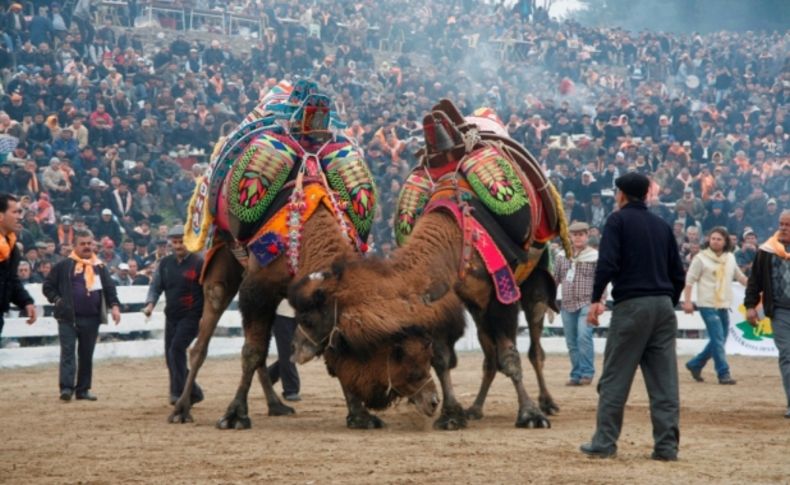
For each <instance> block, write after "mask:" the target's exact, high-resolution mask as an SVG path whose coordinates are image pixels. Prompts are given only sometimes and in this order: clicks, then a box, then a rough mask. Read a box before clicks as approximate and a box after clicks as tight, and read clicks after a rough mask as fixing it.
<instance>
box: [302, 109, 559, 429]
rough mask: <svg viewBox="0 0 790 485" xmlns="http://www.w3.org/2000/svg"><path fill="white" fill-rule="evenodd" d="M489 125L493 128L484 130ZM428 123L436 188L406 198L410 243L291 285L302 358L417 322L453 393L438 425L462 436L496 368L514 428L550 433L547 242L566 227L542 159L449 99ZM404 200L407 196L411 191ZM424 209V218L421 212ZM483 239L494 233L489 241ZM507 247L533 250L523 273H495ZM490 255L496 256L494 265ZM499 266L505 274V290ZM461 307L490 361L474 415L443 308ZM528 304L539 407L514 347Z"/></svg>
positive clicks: (428, 165) (458, 328)
mask: <svg viewBox="0 0 790 485" xmlns="http://www.w3.org/2000/svg"><path fill="white" fill-rule="evenodd" d="M491 125H493V128H492V129H491V130H489V129H488V128H486V127H487V126H491ZM424 128H425V129H424V132H425V133H426V150H425V151H424V156H423V159H422V166H423V167H425V168H424V169H422V170H424V172H423V173H424V175H423V176H422V177H421V179H422V180H423V181H424V180H428V181H429V183H428V184H427V185H426V186H427V187H429V188H428V189H426V190H428V192H425V191H423V192H420V193H418V194H416V195H415V194H414V193H413V192H412V193H410V194H407V195H406V206H404V207H407V208H408V209H409V210H408V211H407V212H406V213H405V214H406V215H407V216H408V217H407V218H406V219H405V222H406V225H407V226H412V228H411V229H410V230H409V231H407V233H410V235H409V236H408V238H403V239H407V242H406V243H405V245H404V246H403V247H402V248H400V249H399V250H398V251H396V252H395V254H394V256H393V258H392V259H391V260H389V261H386V262H382V261H376V260H356V261H350V262H349V261H339V262H336V263H335V264H334V265H333V270H332V271H329V272H324V273H321V274H320V276H316V277H314V278H310V279H308V280H303V281H299V282H298V283H297V284H295V285H294V286H293V287H292V288H291V290H290V291H289V300H290V301H291V303H292V304H293V305H294V308H295V309H296V310H297V323H299V325H300V327H299V328H301V329H302V331H301V332H299V333H300V335H298V336H297V338H296V339H295V341H294V345H295V349H296V354H295V355H296V356H297V357H298V358H300V359H302V360H304V359H307V358H309V357H310V356H311V355H313V354H315V353H316V352H320V351H321V350H322V346H323V345H325V343H326V341H327V335H331V334H332V333H341V334H343V335H344V336H345V338H346V339H347V340H348V341H349V342H352V343H353V344H354V345H360V346H363V345H367V344H371V343H374V342H375V341H376V339H377V338H378V337H379V336H378V335H376V334H375V333H372V332H371V331H370V328H376V329H380V331H381V332H382V333H384V334H386V333H387V330H385V329H387V327H388V325H392V326H393V327H394V328H399V327H402V326H403V325H407V324H412V325H420V326H423V327H425V328H426V329H428V330H429V331H430V333H431V335H432V336H433V337H434V346H435V354H434V361H433V366H434V369H435V370H436V373H437V375H438V376H439V379H440V381H441V383H442V391H443V394H444V403H443V406H442V415H441V416H440V417H439V419H438V420H437V421H436V423H435V426H436V427H437V428H440V429H457V428H461V427H464V426H465V425H466V419H467V418H470V419H479V418H480V417H482V415H483V405H484V403H485V399H486V395H487V393H488V389H489V387H490V385H491V382H492V381H493V379H494V377H495V375H496V371H497V370H500V371H502V372H503V373H504V374H505V375H506V376H508V377H510V378H511V380H512V382H513V384H514V386H515V389H516V393H517V396H518V404H519V407H518V414H517V418H516V426H519V427H549V426H550V422H549V420H548V419H547V418H546V414H553V413H555V412H556V411H558V410H559V408H558V407H557V405H556V404H555V402H554V400H553V398H552V397H551V394H550V393H549V391H548V389H547V387H546V383H545V379H544V377H543V362H544V360H545V355H544V353H543V349H542V347H541V345H540V335H541V333H542V330H543V316H544V314H545V311H546V309H547V307H548V306H549V305H553V302H554V297H555V291H556V288H555V284H554V281H553V279H552V277H551V275H550V273H549V271H548V257H547V254H545V252H544V251H545V241H546V240H548V239H550V237H551V236H552V235H556V234H557V232H562V227H563V222H561V221H562V213H561V207H558V205H557V203H556V202H557V200H556V199H557V198H556V191H554V190H553V187H552V186H551V184H550V183H548V182H547V181H546V179H545V176H543V174H542V173H541V172H540V169H539V166H538V165H537V163H536V162H535V161H534V159H533V158H532V157H531V156H530V155H529V154H528V153H527V152H526V151H525V150H523V148H521V147H519V146H518V145H517V144H515V143H514V142H513V141H512V140H510V139H508V138H507V136H506V133H505V132H504V128H503V127H502V126H501V123H491V120H490V119H479V122H469V121H468V120H466V119H464V118H463V117H462V116H461V115H460V113H458V111H457V109H456V108H455V107H454V106H453V105H452V103H450V102H449V101H446V100H442V101H441V102H440V103H439V104H437V105H436V106H435V107H434V110H433V111H432V113H431V114H429V115H428V116H426V118H425V121H424ZM410 180H411V178H410ZM415 180H417V179H415ZM421 183H422V182H417V185H418V186H419V185H420V184H421ZM408 184H409V182H407V184H406V185H404V189H403V190H404V191H405V190H407V188H406V187H407V185H408ZM420 190H422V189H420ZM448 194H449V195H448ZM401 197H402V200H403V197H404V195H403V193H402V195H401ZM428 201H431V202H430V204H429V205H428V206H427V207H426V205H425V204H427V203H428ZM409 204H411V205H409ZM415 204H416V205H415ZM508 204H509V205H508ZM424 208H425V212H426V213H425V214H424V215H420V214H422V213H423V209H424ZM454 208H455V209H454ZM400 209H401V208H400V207H399V210H400ZM489 211H491V212H489ZM418 216H419V217H418ZM473 221H477V222H473ZM396 222H399V221H396ZM400 222H403V221H400ZM475 224H478V225H477V226H476V225H475ZM533 225H534V226H533ZM481 226H482V227H484V229H483V228H482V227H481ZM461 227H463V228H464V229H463V230H462V229H461ZM478 228H479V229H478ZM481 231H482V232H481ZM491 231H494V232H491ZM404 234H405V233H404ZM486 235H491V236H492V237H491V238H490V239H486ZM507 240H509V241H511V242H512V243H515V245H516V246H519V247H523V248H524V251H528V253H527V254H524V255H523V256H516V257H517V258H519V259H517V260H516V259H509V260H508V262H509V263H511V262H512V261H519V262H518V263H511V264H514V265H515V267H516V269H517V271H518V272H520V276H515V273H516V272H514V273H509V274H510V276H509V278H510V279H507V278H508V276H507V273H505V272H503V271H507V270H502V267H501V266H496V265H497V264H498V261H497V260H496V257H497V254H498V257H499V258H500V260H501V258H503V255H502V253H497V254H493V256H492V253H494V251H492V250H491V248H492V247H494V246H496V247H499V248H501V247H502V246H501V245H502V244H505V245H507V244H508V243H507V242H505V241H507ZM481 241H482V242H481ZM536 243H537V244H536ZM508 251H510V252H511V254H516V255H517V254H518V253H519V250H515V251H513V250H511V249H509V250H508ZM483 253H486V254H487V256H486V257H487V258H488V259H487V261H485V262H484V260H483V259H482V256H481V255H482V254H483ZM524 261H528V262H527V263H524ZM492 263H493V264H492ZM491 267H494V268H498V269H497V270H496V273H495V274H496V281H497V286H496V287H495V285H494V284H493V282H492V278H491V273H493V271H490V270H489V269H488V268H491ZM511 267H512V266H511ZM502 278H504V279H502ZM516 289H517V290H518V291H514V290H516ZM450 290H452V291H450ZM495 290H496V291H495ZM519 292H520V295H519V294H518V293H519ZM453 301H460V302H462V303H463V304H464V305H465V306H466V308H467V309H468V310H469V312H470V313H471V315H472V317H473V319H474V321H475V323H476V325H477V328H478V338H479V339H480V344H481V347H482V349H483V352H484V355H485V359H484V363H483V371H484V375H483V381H482V383H481V386H480V390H479V392H478V395H477V398H476V399H475V402H474V404H473V405H472V407H471V408H469V409H468V410H467V411H466V412H464V411H463V409H462V408H461V406H460V405H459V404H458V402H457V400H456V398H455V396H454V394H453V389H452V384H451V381H450V369H452V368H453V367H454V366H455V361H456V358H455V354H454V352H453V346H454V344H455V342H456V341H457V340H458V338H459V337H460V336H461V334H462V333H463V324H462V323H460V325H459V322H458V321H456V320H453V319H447V318H444V315H445V314H446V313H445V312H443V311H442V310H441V308H443V307H445V306H447V305H450V306H452V303H450V302H453ZM420 302H422V303H423V304H420ZM519 302H520V303H521V307H522V309H523V311H524V312H525V314H526V318H527V321H528V323H529V330H530V337H531V345H530V350H529V358H530V361H531V362H532V365H533V367H534V369H535V373H536V375H537V378H538V384H539V387H540V396H539V404H540V405H539V406H538V405H536V404H535V403H534V402H533V401H532V400H531V399H530V398H529V396H528V395H527V392H526V390H525V389H524V385H523V379H522V371H521V359H520V357H519V354H518V351H517V350H516V335H517V331H518V318H517V317H518V308H519V307H518V303H519ZM544 413H545V414H544Z"/></svg>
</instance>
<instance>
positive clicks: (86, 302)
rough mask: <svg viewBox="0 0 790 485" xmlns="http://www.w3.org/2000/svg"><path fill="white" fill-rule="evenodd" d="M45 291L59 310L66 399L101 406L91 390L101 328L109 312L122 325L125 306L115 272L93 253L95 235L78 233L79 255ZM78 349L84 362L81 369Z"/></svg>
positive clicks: (61, 266) (55, 273)
mask: <svg viewBox="0 0 790 485" xmlns="http://www.w3.org/2000/svg"><path fill="white" fill-rule="evenodd" d="M42 292H43V293H44V296H45V297H47V300H49V302H50V303H52V304H54V305H55V310H54V315H53V316H54V317H55V319H56V320H57V321H58V337H59V338H60V399H61V400H63V401H70V400H71V396H72V393H74V394H76V398H77V399H86V400H88V401H95V400H96V396H95V395H94V394H93V393H91V392H90V389H91V379H92V377H93V351H94V349H95V348H96V339H97V338H98V336H99V325H100V324H102V323H107V310H108V309H111V312H112V319H113V321H115V324H116V325H118V324H119V323H120V322H121V304H120V302H119V301H118V294H117V292H116V291H115V283H113V280H112V277H111V276H110V271H109V270H108V269H107V267H106V266H105V265H104V263H102V262H101V261H100V260H99V259H98V258H97V257H96V255H95V254H94V253H93V233H91V232H90V231H88V230H75V231H74V250H73V251H72V252H71V254H70V255H69V257H68V258H66V259H64V260H63V261H61V262H59V263H58V264H56V265H55V266H54V267H53V268H52V271H51V272H50V273H49V276H47V279H46V280H45V281H44V285H43V287H42ZM75 350H76V351H77V354H78V357H79V359H78V366H77V367H76V368H75V365H74V352H75ZM75 373H76V374H77V382H76V386H75V385H74V375H75Z"/></svg>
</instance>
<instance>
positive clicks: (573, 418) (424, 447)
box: [0, 349, 790, 484]
mask: <svg viewBox="0 0 790 485" xmlns="http://www.w3.org/2000/svg"><path fill="white" fill-rule="evenodd" d="M522 352H523V349H522ZM522 355H523V354H522ZM598 357H599V359H598V361H597V362H596V369H598V370H600V368H601V365H602V363H601V360H600V355H599V356H598ZM685 358H686V357H682V356H681V357H680V358H679V366H682V364H683V363H684V362H685V360H684V359H685ZM481 361H482V353H479V352H462V353H461V354H460V360H459V366H458V369H457V370H456V371H454V373H453V378H454V381H455V385H456V389H457V393H458V397H459V398H460V400H461V401H462V404H463V405H465V406H468V405H470V404H471V401H472V400H473V399H474V395H475V393H476V391H477V386H478V384H479V380H480V376H481ZM524 363H525V382H526V385H527V390H528V391H529V392H530V395H532V396H534V395H536V392H537V386H536V384H535V379H534V374H533V373H532V371H531V369H530V368H529V363H528V362H527V359H526V358H524ZM731 365H732V369H733V375H734V376H736V377H737V378H738V384H737V385H736V386H720V385H718V384H716V383H715V378H714V376H713V375H706V377H707V381H706V382H705V383H695V382H694V381H693V380H692V379H691V376H690V375H688V373H687V372H685V371H684V370H683V371H681V374H680V377H681V379H680V396H681V428H680V429H681V438H680V455H679V456H680V460H679V461H677V462H675V463H662V462H656V461H653V460H650V459H649V455H650V452H651V449H652V438H651V435H650V433H651V431H650V430H651V426H650V418H649V415H648V403H647V395H646V393H645V390H644V384H643V382H642V380H641V376H639V375H637V378H636V380H635V381H634V386H633V388H632V391H631V396H630V399H629V402H628V406H627V408H626V414H625V423H624V427H623V436H622V437H621V439H620V446H619V450H618V457H617V458H615V459H613V460H595V459H590V458H587V457H585V456H584V455H582V454H581V453H579V452H578V447H579V445H580V444H581V443H582V442H585V441H587V440H588V439H589V437H590V435H591V433H592V431H593V426H594V419H595V417H594V416H595V406H596V402H597V401H596V399H597V395H596V392H595V387H594V385H593V386H587V387H565V386H564V382H565V380H566V378H567V373H568V370H569V363H568V358H567V356H565V355H560V354H556V353H552V354H550V355H549V356H548V359H547V365H546V377H547V380H548V382H549V386H550V389H551V391H552V393H553V395H554V398H555V400H556V401H557V403H558V404H559V406H560V408H561V410H560V412H559V414H557V415H556V416H553V417H551V423H552V427H551V429H517V428H515V427H514V426H513V423H514V419H515V412H516V400H515V396H514V392H513V388H512V385H511V384H510V382H508V381H509V380H508V379H505V378H503V377H502V376H498V378H497V379H496V380H495V381H494V384H493V386H492V390H491V394H490V397H489V400H488V403H487V405H486V408H485V410H484V412H485V417H484V418H483V419H482V420H481V421H470V423H469V427H468V428H467V429H465V430H461V431H436V430H434V429H433V428H432V423H431V420H429V419H427V418H424V417H422V416H420V415H418V414H417V413H416V412H415V411H414V410H413V407H412V406H410V405H408V404H406V403H405V402H402V403H400V404H398V405H397V406H395V407H393V408H391V409H389V410H387V411H385V412H383V413H379V414H378V415H379V416H380V417H381V418H382V419H383V420H384V421H385V423H386V427H385V428H384V429H380V430H369V431H359V430H349V429H347V428H346V426H345V416H346V407H345V404H344V401H343V396H342V393H341V391H340V386H339V385H338V382H337V380H336V379H334V378H331V377H330V376H328V375H327V373H326V370H325V369H324V364H323V363H322V362H320V361H312V362H310V363H309V364H307V365H304V366H301V367H300V373H301V376H302V398H303V400H302V402H299V403H295V404H294V407H295V408H296V414H295V415H293V416H288V417H268V416H267V415H266V406H265V401H264V398H263V393H262V392H261V389H260V386H259V385H258V384H257V382H255V383H254V384H253V388H252V391H251V392H250V417H251V418H252V429H250V430H245V431H234V430H228V431H220V430H218V429H216V428H215V427H214V423H215V421H216V420H217V419H218V418H219V417H220V416H221V415H222V413H223V412H224V410H225V407H226V406H227V404H228V402H229V401H230V398H231V397H232V395H233V392H234V390H235V387H236V384H237V380H238V372H239V360H238V358H237V357H233V358H231V357H223V358H211V359H209V360H208V361H207V362H206V364H205V365H204V367H203V369H202V372H201V374H200V376H199V378H198V381H199V382H200V384H201V386H202V387H203V389H204V390H205V392H206V400H205V401H204V402H202V403H200V404H198V405H197V406H195V408H194V409H193V416H194V419H195V421H194V423H191V424H168V423H167V417H168V415H169V414H170V410H171V407H170V406H169V405H168V402H167V372H166V368H165V365H164V361H163V359H161V358H147V359H118V360H102V361H97V362H96V364H95V369H94V387H93V388H94V390H95V392H96V394H97V395H98V396H99V400H98V401H96V402H87V401H76V402H70V403H62V402H61V401H59V400H58V394H57V364H54V363H52V364H43V365H39V366H34V367H28V368H18V369H2V370H0V429H2V430H3V431H2V436H3V439H2V440H0V482H2V483H9V484H28V483H90V484H103V483H106V484H116V483H293V484H312V483H315V484H321V483H377V484H378V483H717V484H719V483H753V484H761V483H787V481H788V477H790V461H788V459H787V451H788V449H790V427H789V426H790V423H789V422H788V420H785V419H784V418H782V412H783V409H784V408H783V407H782V406H781V405H782V399H781V398H782V392H781V382H780V377H779V373H778V370H777V368H776V367H777V364H776V359H775V358H757V357H740V356H736V357H732V358H731ZM681 369H682V367H681Z"/></svg>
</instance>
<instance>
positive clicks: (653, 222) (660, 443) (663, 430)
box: [580, 172, 685, 461]
mask: <svg viewBox="0 0 790 485" xmlns="http://www.w3.org/2000/svg"><path fill="white" fill-rule="evenodd" d="M615 185H616V187H617V196H616V201H617V207H618V208H619V210H618V211H617V212H615V213H613V214H612V215H611V216H609V218H608V219H607V221H606V225H605V227H604V230H603V237H602V239H601V245H600V248H599V250H598V266H597V267H596V269H595V283H594V285H593V293H592V300H591V301H592V304H591V305H590V311H589V313H588V315H587V323H589V324H590V325H593V326H598V317H599V316H600V315H601V314H602V313H603V312H604V304H603V303H601V298H602V296H603V292H604V289H605V288H606V285H608V284H609V283H610V282H611V283H612V286H613V289H612V298H613V299H614V308H613V310H612V319H611V322H610V324H609V332H608V334H607V339H606V349H605V350H604V361H603V371H602V373H601V378H600V380H599V382H598V396H599V397H598V411H597V424H596V429H595V433H594V434H593V437H592V441H591V442H589V443H585V444H583V445H581V448H580V449H581V452H582V453H584V454H586V455H588V456H591V457H595V458H612V457H614V456H615V455H616V454H617V439H618V438H619V437H620V430H621V428H622V425H623V414H624V411H625V403H626V401H627V400H628V393H629V392H630V390H631V384H632V382H633V380H634V374H635V373H636V368H637V367H641V369H642V376H643V377H644V380H645V385H646V386H647V394H648V396H649V397H650V417H651V420H652V422H653V439H654V440H655V443H654V450H653V454H652V455H651V458H652V459H654V460H661V461H674V460H677V454H678V442H679V440H680V428H679V409H680V402H679V397H678V366H677V356H676V350H675V338H676V334H677V329H678V321H677V317H676V315H675V305H677V303H678V301H679V300H680V293H681V292H682V291H683V287H684V286H685V273H684V271H683V262H682V261H681V260H680V253H679V252H678V246H677V242H676V241H675V237H674V236H673V234H672V228H670V227H669V224H667V223H666V222H665V221H664V220H663V219H661V218H660V217H659V216H657V215H655V214H653V213H651V212H650V211H648V210H647V205H646V204H645V198H646V197H647V192H648V189H649V188H650V179H648V178H647V177H646V176H644V175H641V174H639V173H636V172H632V173H627V174H625V175H623V176H621V177H619V178H617V179H616V180H615Z"/></svg>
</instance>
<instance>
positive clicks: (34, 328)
mask: <svg viewBox="0 0 790 485" xmlns="http://www.w3.org/2000/svg"><path fill="white" fill-rule="evenodd" d="M27 290H28V292H30V295H31V296H32V297H33V299H34V300H35V302H36V307H37V312H38V315H39V318H38V320H37V321H36V323H35V324H34V325H28V324H27V323H26V319H25V318H18V317H13V318H6V319H5V327H4V328H3V335H2V339H3V341H4V342H5V348H2V349H0V368H4V367H24V366H30V365H38V364H44V363H51V362H57V361H58V359H59V355H60V349H59V347H58V345H57V339H56V337H57V335H58V324H57V322H56V321H55V319H54V318H52V317H51V316H44V315H45V311H46V310H48V309H50V308H51V305H49V304H48V303H47V301H46V298H44V295H43V294H42V293H41V285H28V286H27ZM147 292H148V287H147V286H119V287H118V298H119V300H120V301H121V303H122V304H123V306H124V307H126V308H127V310H128V309H129V307H131V311H126V312H125V313H122V315H121V323H120V325H115V324H114V323H112V322H110V323H108V324H107V325H102V326H101V327H100V328H99V335H100V342H99V343H98V344H97V345H96V353H95V358H96V359H97V360H99V359H111V358H137V357H155V356H161V355H164V341H163V335H164V324H165V316H164V313H162V309H163V308H164V295H163V297H162V298H161V299H160V301H159V304H158V305H157V307H156V309H155V311H154V313H153V314H152V315H151V318H150V319H147V318H146V317H145V316H144V315H143V314H142V313H141V312H140V310H139V309H140V308H142V306H143V303H144V302H145V296H146V293H147ZM231 306H232V307H235V305H231ZM610 315H611V313H610V312H606V313H604V315H602V317H601V319H600V321H601V326H600V328H602V329H606V328H608V326H609V318H610ZM677 317H678V330H680V332H681V334H683V333H684V332H689V331H692V333H694V334H695V335H696V336H697V337H703V336H704V330H705V326H704V324H703V322H702V319H701V318H700V316H699V313H695V314H694V315H686V314H685V313H683V312H677ZM544 323H545V327H546V328H547V329H549V331H548V333H556V334H561V332H562V320H561V318H560V316H559V315H557V316H556V317H555V318H554V321H553V322H549V321H548V319H547V320H546V321H545V322H544ZM526 326H527V322H526V320H525V319H524V315H523V313H521V312H519V327H526ZM217 333H218V334H219V335H215V336H214V338H212V340H211V344H210V345H209V356H223V355H239V353H240V351H241V346H242V344H243V342H244V338H243V337H241V336H239V335H241V315H240V313H239V312H238V311H237V310H234V309H231V310H228V311H226V312H225V313H224V314H223V315H222V318H221V319H220V322H219V325H218V331H217ZM229 334H230V336H227V335H229ZM31 338H40V339H41V340H44V341H46V342H47V343H46V344H45V345H39V346H19V345H18V342H20V341H21V342H23V343H27V342H26V341H29V340H30V339H31ZM604 342H605V339H604V338H596V339H595V348H596V351H597V352H602V351H603V345H604ZM542 343H543V347H544V349H545V350H546V352H565V351H566V347H565V341H564V338H562V337H559V336H545V337H544V338H543V339H542ZM704 344H705V340H703V339H701V338H681V339H678V352H679V353H682V354H691V353H694V352H697V351H699V350H700V349H701V348H702V346H703V345H704ZM518 348H519V349H520V350H521V351H522V352H526V351H527V349H528V348H529V335H528V334H527V333H526V332H524V333H522V336H520V337H519V339H518ZM479 349H480V344H479V343H478V341H477V333H476V331H475V326H474V323H472V321H471V317H470V316H469V315H468V314H467V326H466V333H465V335H464V337H463V338H461V339H460V340H459V341H458V343H457V344H456V350H458V351H476V350H479ZM275 352H276V348H275V346H274V345H272V346H271V349H270V353H271V354H272V355H274V353H275Z"/></svg>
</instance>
